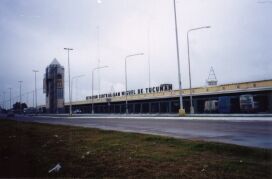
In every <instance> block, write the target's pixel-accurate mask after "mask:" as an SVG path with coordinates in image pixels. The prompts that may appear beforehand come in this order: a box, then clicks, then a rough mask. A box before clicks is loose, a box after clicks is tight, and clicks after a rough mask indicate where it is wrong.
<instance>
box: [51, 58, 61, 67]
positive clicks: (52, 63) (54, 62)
mask: <svg viewBox="0 0 272 179" xmlns="http://www.w3.org/2000/svg"><path fill="white" fill-rule="evenodd" d="M50 65H60V63H59V62H58V60H57V59H56V58H54V60H53V61H52V62H51V63H50Z"/></svg>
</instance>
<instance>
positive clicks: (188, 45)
mask: <svg viewBox="0 0 272 179" xmlns="http://www.w3.org/2000/svg"><path fill="white" fill-rule="evenodd" d="M208 28H211V27H210V26H203V27H198V28H193V29H190V30H188V31H187V47H188V65H189V82H190V113H191V114H194V106H193V95H192V76H191V62H190V41H189V34H190V32H192V31H196V30H201V29H208Z"/></svg>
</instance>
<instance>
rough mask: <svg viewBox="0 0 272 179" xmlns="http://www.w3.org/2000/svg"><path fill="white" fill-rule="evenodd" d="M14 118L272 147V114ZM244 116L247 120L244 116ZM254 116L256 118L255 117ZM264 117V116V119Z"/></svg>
mask: <svg viewBox="0 0 272 179" xmlns="http://www.w3.org/2000/svg"><path fill="white" fill-rule="evenodd" d="M12 119H13V120H18V121H25V122H38V123H47V124H56V125H69V126H80V127H88V128H99V129H104V130H114V131H124V132H136V133H146V134H156V135H164V136H171V137H176V138H182V139H192V140H205V141H214V142H222V143H229V144H237V145H243V146H250V147H259V148H269V149H272V118H256V120H254V118H248V120H247V118H240V120H239V119H237V118H232V117H229V118H226V119H225V120H224V119H223V120H222V118H220V119H219V118H214V117H208V118H201V117H200V118H197V119H195V118H171V119H167V118H156V117H147V118H146V119H145V117H141V118H137V117H129V118H127V117H124V116H123V117H117V116H115V117H114V116H113V117H108V116H104V117H103V116H93V117H88V116H78V117H73V118H68V117H64V116H38V117H33V116H16V117H15V118H12ZM242 119H243V120H242ZM252 119H253V120H252ZM262 119H264V120H262Z"/></svg>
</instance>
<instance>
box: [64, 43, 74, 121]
mask: <svg viewBox="0 0 272 179" xmlns="http://www.w3.org/2000/svg"><path fill="white" fill-rule="evenodd" d="M64 50H67V52H68V77H69V103H70V105H69V106H70V110H69V115H70V116H72V101H71V100H72V99H71V98H72V95H71V84H70V82H71V78H70V59H69V55H70V51H71V50H74V49H72V48H64Z"/></svg>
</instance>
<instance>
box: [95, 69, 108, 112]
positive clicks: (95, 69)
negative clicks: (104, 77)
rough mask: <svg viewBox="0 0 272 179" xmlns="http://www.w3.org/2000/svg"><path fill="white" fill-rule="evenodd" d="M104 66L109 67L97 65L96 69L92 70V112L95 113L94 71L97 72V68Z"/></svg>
mask: <svg viewBox="0 0 272 179" xmlns="http://www.w3.org/2000/svg"><path fill="white" fill-rule="evenodd" d="M102 68H108V66H101V67H96V68H94V69H93V70H92V114H94V102H93V89H94V85H93V81H94V72H95V70H98V69H102Z"/></svg>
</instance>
